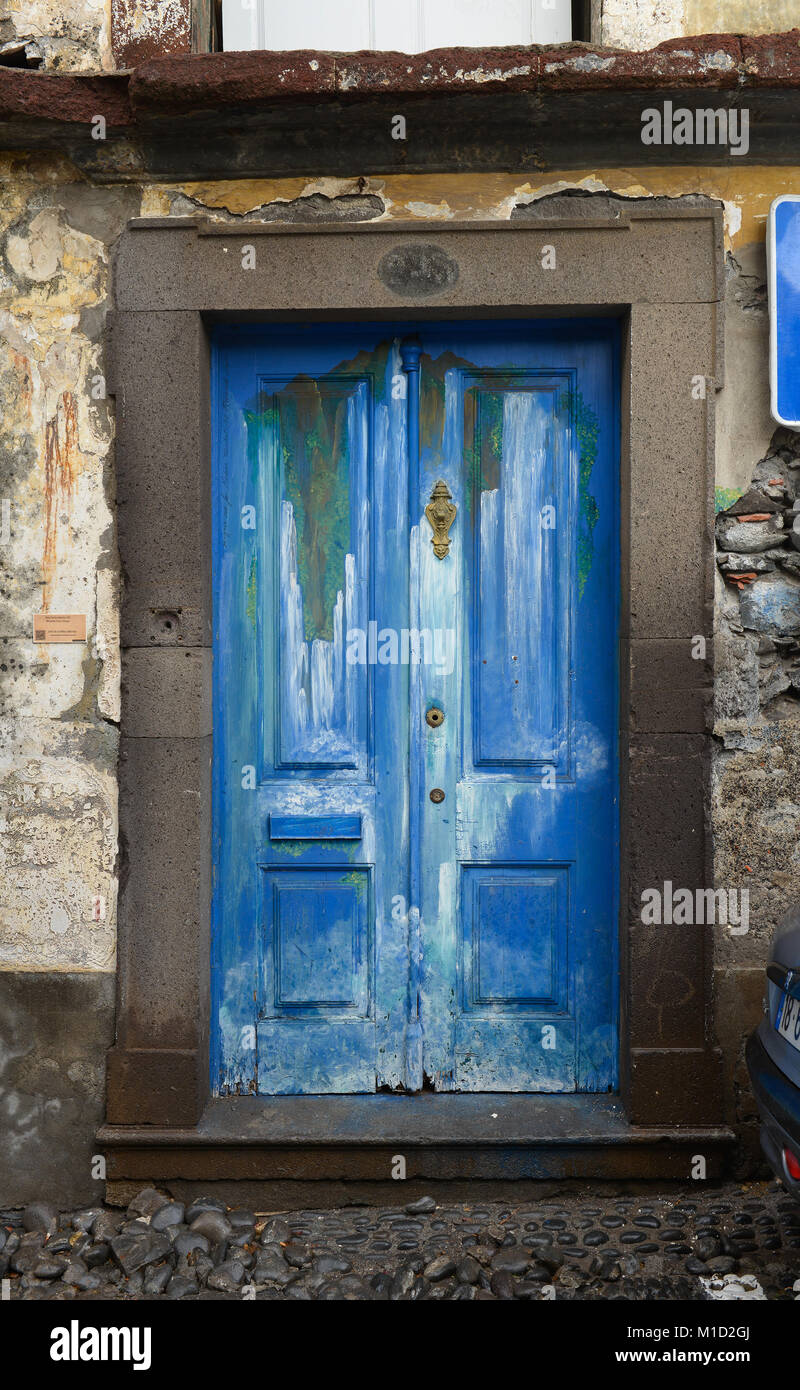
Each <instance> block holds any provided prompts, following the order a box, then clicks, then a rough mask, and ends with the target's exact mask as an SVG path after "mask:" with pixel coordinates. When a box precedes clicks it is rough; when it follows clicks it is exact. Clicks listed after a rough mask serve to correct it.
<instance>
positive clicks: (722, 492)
mask: <svg viewBox="0 0 800 1390" xmlns="http://www.w3.org/2000/svg"><path fill="white" fill-rule="evenodd" d="M742 496H743V493H742V489H741V488H740V487H715V488H714V515H715V516H717V515H718V513H719V512H726V511H727V510H728V508H729V507H732V506H733V504H734V502H738V500H739V498H740V497H742Z"/></svg>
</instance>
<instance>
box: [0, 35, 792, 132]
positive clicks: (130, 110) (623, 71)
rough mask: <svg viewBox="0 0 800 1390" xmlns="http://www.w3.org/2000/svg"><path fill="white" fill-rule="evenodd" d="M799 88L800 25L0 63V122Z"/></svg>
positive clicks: (125, 120) (121, 124) (114, 124)
mask: <svg viewBox="0 0 800 1390" xmlns="http://www.w3.org/2000/svg"><path fill="white" fill-rule="evenodd" d="M798 86H800V30H798V29H792V30H790V31H789V32H787V33H781V34H764V35H757V36H748V35H736V34H704V35H699V36H697V37H694V38H681V39H669V40H668V41H667V42H666V43H662V44H659V45H658V47H657V48H653V49H648V50H646V51H644V52H638V53H633V52H630V51H628V50H623V49H614V48H602V47H599V46H596V45H592V44H585V43H572V44H565V45H560V46H558V47H554V48H544V47H539V46H532V47H525V48H486V49H477V48H442V49H434V50H431V51H429V52H427V53H420V54H412V55H409V54H405V53H372V52H362V53H324V52H314V51H297V52H285V53H275V52H248V53H197V54H187V55H183V54H181V55H172V56H166V57H163V58H153V59H150V60H148V61H147V62H144V63H142V64H141V65H140V66H139V67H136V68H132V69H130V70H129V71H127V72H119V73H114V74H85V75H84V74H71V73H70V74H59V73H48V72H38V71H27V70H25V69H22V68H3V67H0V120H5V121H7V120H13V121H30V122H46V123H48V124H52V123H56V124H63V125H66V126H70V125H73V126H74V125H76V124H77V125H83V124H85V123H87V122H89V123H91V121H92V120H93V118H94V117H95V116H96V115H97V114H102V115H104V116H105V118H106V122H107V125H108V127H109V128H113V129H115V130H117V131H122V130H124V129H126V128H127V129H133V130H135V129H136V128H137V127H139V126H146V125H147V124H148V122H150V121H152V120H154V119H158V117H163V116H165V115H178V114H181V115H183V114H189V113H191V112H195V113H199V112H207V111H209V109H214V110H219V111H221V110H225V109H232V108H235V109H242V108H248V107H249V108H258V107H263V106H264V105H268V106H274V105H279V104H282V103H287V102H319V101H322V100H325V99H329V100H340V101H341V100H345V101H355V100H358V99H359V98H362V99H374V98H376V97H378V96H403V97H413V96H417V97H419V96H425V95H436V94H440V95H444V96H448V95H449V96H453V95H456V94H459V95H463V94H465V93H466V94H469V93H472V94H475V95H479V94H483V93H498V92H523V93H527V94H530V95H534V94H546V93H559V92H563V93H567V92H571V93H589V92H608V91H617V92H622V91H626V92H646V91H651V90H669V91H674V92H679V91H683V90H687V91H691V90H695V91H696V90H709V91H713V90H716V91H724V90H728V91H730V90H737V89H738V90H743V91H746V90H748V89H753V88H773V89H775V88H794V87H798Z"/></svg>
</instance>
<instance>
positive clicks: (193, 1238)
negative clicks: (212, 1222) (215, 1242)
mask: <svg viewBox="0 0 800 1390" xmlns="http://www.w3.org/2000/svg"><path fill="white" fill-rule="evenodd" d="M175 1250H176V1251H177V1253H178V1254H179V1255H189V1254H191V1252H192V1251H193V1250H201V1251H202V1252H203V1253H204V1254H205V1255H208V1254H209V1253H210V1251H211V1241H210V1240H209V1239H208V1236H204V1235H202V1234H201V1232H200V1231H182V1232H181V1234H180V1235H179V1236H176V1238H175Z"/></svg>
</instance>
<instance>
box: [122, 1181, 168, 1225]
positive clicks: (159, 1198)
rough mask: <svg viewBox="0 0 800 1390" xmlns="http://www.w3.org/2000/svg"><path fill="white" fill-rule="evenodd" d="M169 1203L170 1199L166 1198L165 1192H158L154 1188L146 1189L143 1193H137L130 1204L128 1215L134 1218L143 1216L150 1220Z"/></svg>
mask: <svg viewBox="0 0 800 1390" xmlns="http://www.w3.org/2000/svg"><path fill="white" fill-rule="evenodd" d="M168 1202H169V1197H165V1196H164V1194H163V1192H157V1191H156V1189H155V1188H154V1187H145V1188H143V1189H142V1191H141V1192H137V1194H136V1196H135V1197H134V1199H133V1201H132V1202H131V1203H130V1204H129V1206H128V1215H129V1216H132V1217H137V1216H143V1217H145V1218H146V1219H149V1218H151V1217H153V1216H155V1214H156V1212H157V1211H160V1210H161V1208H162V1207H165V1206H166V1205H167V1203H168Z"/></svg>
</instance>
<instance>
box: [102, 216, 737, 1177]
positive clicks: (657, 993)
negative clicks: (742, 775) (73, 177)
mask: <svg viewBox="0 0 800 1390" xmlns="http://www.w3.org/2000/svg"><path fill="white" fill-rule="evenodd" d="M518 213H519V215H515V216H514V217H512V219H511V220H509V221H507V222H491V223H487V222H461V223H459V222H427V223H417V222H410V223H406V222H402V223H401V222H396V221H390V220H387V221H381V222H375V223H362V224H356V225H342V224H332V225H322V226H320V225H310V224H284V223H279V224H261V223H255V222H242V223H236V224H234V225H230V224H222V223H217V222H207V221H202V220H197V221H195V220H187V219H177V218H176V219H139V220H136V221H133V222H131V223H129V225H128V228H127V230H126V231H125V233H124V234H123V236H122V238H121V240H120V243H119V247H118V253H117V259H116V265H115V309H114V312H113V314H112V315H111V316H110V322H109V344H108V347H109V369H108V381H109V390H110V392H111V393H112V394H113V395H114V396H115V397H116V407H117V443H116V466H117V506H118V531H119V546H120V554H121V562H122V573H123V580H124V595H123V605H122V637H121V643H122V658H123V709H122V721H121V752H120V768H119V772H120V899H119V965H118V1008H117V1035H116V1043H115V1045H114V1047H113V1048H112V1049H111V1051H110V1053H109V1057H108V1109H107V1124H106V1126H105V1128H104V1130H103V1131H101V1137H104V1138H105V1141H106V1142H107V1143H108V1144H110V1145H111V1147H112V1148H113V1146H114V1144H116V1143H119V1144H122V1143H123V1140H124V1136H125V1135H126V1134H127V1135H128V1136H129V1137H132V1136H134V1132H136V1133H139V1134H140V1135H141V1134H144V1135H145V1137H144V1138H140V1140H137V1142H141V1143H142V1144H144V1143H145V1142H146V1133H145V1131H146V1132H147V1133H149V1134H150V1135H151V1138H152V1140H153V1142H155V1139H156V1131H157V1133H158V1134H159V1135H160V1136H161V1138H160V1140H159V1142H160V1143H161V1144H168V1142H169V1136H170V1134H171V1133H174V1134H175V1136H176V1139H177V1137H178V1133H179V1132H180V1134H181V1135H182V1136H183V1139H184V1140H185V1139H186V1135H187V1133H189V1134H191V1132H192V1131H195V1132H197V1133H199V1132H200V1131H201V1130H202V1123H203V1116H204V1114H206V1115H207V1113H208V1107H209V1103H210V1086H209V1063H208V1029H209V972H210V964H209V961H210V955H209V953H210V907H211V885H212V845H211V758H212V727H211V681H212V653H211V647H212V609H211V583H210V580H211V526H210V505H211V504H210V471H211V470H210V410H209V342H208V332H209V328H210V326H211V325H212V324H213V323H214V322H215V321H220V320H222V319H224V320H229V321H241V322H253V321H260V322H269V321H277V320H287V319H294V320H298V319H299V320H310V319H318V320H323V319H329V320H345V319H354V320H358V319H380V318H386V319H396V318H409V317H414V318H418V319H422V318H431V319H434V318H436V319H440V320H441V319H445V318H447V317H449V316H452V317H453V318H470V319H479V318H510V317H522V318H524V317H539V316H557V317H561V318H567V317H571V316H585V315H587V314H590V315H596V314H604V315H609V316H615V317H617V318H619V319H620V320H621V327H622V334H621V336H622V343H623V348H622V361H621V364H620V367H621V371H620V379H621V399H620V439H621V459H620V488H621V508H620V511H621V525H622V535H621V596H620V690H621V699H620V776H621V825H622V845H621V851H622V854H621V861H622V884H621V895H620V901H621V923H620V930H621V949H620V960H621V1012H620V1047H621V1059H620V1061H621V1087H620V1095H619V1097H618V1098H617V1102H618V1103H621V1105H622V1107H623V1108H624V1122H625V1124H626V1126H632V1127H636V1126H645V1127H652V1126H659V1127H667V1128H669V1127H681V1126H695V1127H697V1126H708V1125H712V1126H713V1125H719V1123H720V1119H721V1087H720V1058H719V1053H718V1050H717V1049H716V1048H715V1047H714V1043H713V1020H712V1012H711V1002H712V1001H711V979H712V969H711V967H712V954H711V953H712V939H711V929H710V928H708V927H698V926H693V927H671V928H653V927H643V926H642V925H641V923H640V921H639V904H640V901H641V891H642V889H643V888H644V887H647V886H651V887H652V886H658V885H660V884H661V883H662V882H663V881H665V880H667V879H670V880H672V882H673V883H674V884H676V885H678V884H680V885H681V886H686V887H690V888H695V887H700V886H705V885H706V884H708V885H710V884H711V882H712V877H711V873H710V853H709V846H710V834H709V826H708V778H709V733H708V727H707V717H708V704H709V691H710V682H711V651H712V628H713V606H712V601H713V460H714V399H715V390H717V389H719V388H720V386H721V385H722V347H721V344H722V312H723V304H722V295H723V242H722V213H721V207H720V205H719V204H717V203H714V202H711V201H707V200H699V199H692V200H691V201H690V200H681V199H675V200H670V199H662V198H659V199H647V200H631V201H630V202H627V201H624V200H616V199H613V200H612V199H609V198H607V197H605V196H603V195H597V196H589V197H584V198H579V199H578V198H573V199H565V198H561V199H558V200H554V201H551V200H545V201H543V202H542V203H540V204H536V203H534V204H531V205H529V206H528V207H527V208H523V209H519V210H518ZM545 246H551V247H553V248H554V249H555V268H550V269H547V268H544V266H543V263H542V262H543V259H544V260H547V259H550V260H552V257H549V258H548V257H547V256H544V257H543V254H542V248H543V247H545ZM248 247H249V248H252V253H253V254H252V256H249V254H248V253H247V251H246V248H248ZM248 258H249V259H250V260H252V261H253V262H254V268H252V269H246V268H244V263H245V262H246V261H247V260H248ZM698 378H705V381H706V386H707V390H706V395H705V398H704V399H703V398H702V397H701V396H700V397H699V396H698V392H697V390H696V389H695V390H693V389H692V388H693V383H694V384H695V387H696V382H697V379H698ZM665 552H668V557H669V558H668V563H667V562H666V560H665ZM697 636H703V637H704V638H705V641H706V647H707V653H708V656H707V659H706V660H705V661H704V660H697V659H694V658H693V656H692V647H693V639H694V638H696V637H697ZM286 1099H287V1098H283V1103H284V1105H285V1104H286ZM311 1099H314V1098H311ZM350 1099H353V1098H350ZM358 1099H359V1100H360V1101H363V1099H364V1098H363V1097H360V1098H358ZM376 1099H380V1098H376ZM429 1099H430V1098H429ZM447 1099H449V1100H452V1098H447ZM516 1099H517V1100H519V1098H516ZM539 1099H540V1100H541V1098H539ZM553 1099H554V1101H556V1102H557V1100H558V1098H553ZM288 1100H289V1103H291V1100H292V1098H288ZM337 1101H338V1102H340V1103H341V1102H347V1101H348V1098H347V1097H333V1098H331V1097H325V1098H322V1097H320V1098H319V1104H320V1105H322V1104H323V1102H324V1103H325V1104H328V1105H330V1104H331V1103H332V1102H337ZM216 1104H217V1105H221V1104H224V1102H219V1101H218V1102H216ZM451 1113H453V1112H452V1107H451ZM198 1126H199V1127H200V1128H199V1129H198ZM152 1127H155V1129H153V1128H152ZM223 1166H224V1164H223ZM148 1172H151V1173H153V1172H154V1167H153V1163H152V1162H151V1163H150V1166H149V1168H148Z"/></svg>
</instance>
